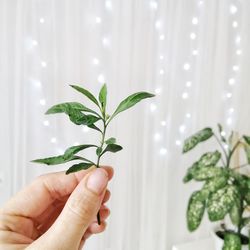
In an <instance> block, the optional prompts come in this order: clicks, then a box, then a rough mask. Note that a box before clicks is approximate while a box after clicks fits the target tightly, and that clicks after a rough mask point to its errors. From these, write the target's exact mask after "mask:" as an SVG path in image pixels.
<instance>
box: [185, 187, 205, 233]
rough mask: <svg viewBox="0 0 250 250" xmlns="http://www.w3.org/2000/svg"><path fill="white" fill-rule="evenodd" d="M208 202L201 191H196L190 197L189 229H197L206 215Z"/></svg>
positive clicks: (188, 210) (188, 211)
mask: <svg viewBox="0 0 250 250" xmlns="http://www.w3.org/2000/svg"><path fill="white" fill-rule="evenodd" d="M205 206H206V202H205V199H204V197H203V195H202V193H201V192H200V191H196V192H194V193H193V194H192V196H191V197H190V199H189V203H188V209H187V226H188V229H189V231H191V232H193V231H195V230H196V229H197V228H198V227H199V225H200V223H201V220H202V217H203V215H204V211H205Z"/></svg>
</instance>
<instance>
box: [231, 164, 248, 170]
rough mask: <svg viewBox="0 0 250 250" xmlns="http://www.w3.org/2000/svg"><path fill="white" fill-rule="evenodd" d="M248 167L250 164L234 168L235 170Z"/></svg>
mask: <svg viewBox="0 0 250 250" xmlns="http://www.w3.org/2000/svg"><path fill="white" fill-rule="evenodd" d="M247 166H249V164H248V163H245V164H243V165H240V166H237V167H234V168H233V169H239V168H244V167H247Z"/></svg>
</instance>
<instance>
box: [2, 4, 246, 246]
mask: <svg viewBox="0 0 250 250" xmlns="http://www.w3.org/2000/svg"><path fill="white" fill-rule="evenodd" d="M249 11H250V2H249V1H247V0H229V1H228V0H221V1H217V0H210V1H208V0H199V1H197V0H189V1H186V0H158V1H157V0H127V1H122V0H105V1H100V0H83V1H80V0H60V1H59V0H43V1H42V0H36V1H35V0H25V1H17V0H11V1H10V0H0V113H1V123H0V138H1V143H0V152H1V166H0V193H1V196H0V204H2V203H3V202H4V201H5V200H6V199H8V197H10V196H11V195H13V194H14V193H15V192H17V191H18V190H19V189H20V188H21V187H22V186H24V185H25V184H27V183H28V182H30V181H31V180H32V179H33V178H35V176H37V175H40V174H42V173H47V172H53V171H59V170H63V169H66V167H67V166H68V165H67V166H56V167H44V166H38V165H34V164H32V163H30V161H31V160H32V159H35V158H38V157H43V156H44V157H45V156H49V155H55V154H61V153H62V152H63V151H64V150H65V149H66V148H67V147H69V146H71V145H73V144H77V143H85V142H86V143H87V142H93V141H97V142H98V140H99V138H98V136H97V135H96V134H95V133H94V132H93V131H90V130H89V129H87V128H86V127H78V126H75V125H73V124H71V123H70V122H69V121H68V119H67V118H66V117H65V116H63V115H62V116H59V115H58V116H45V115H44V113H45V111H46V110H47V109H48V108H49V107H50V106H51V105H53V104H56V103H59V102H65V101H72V100H74V101H81V102H84V103H87V102H86V99H83V98H82V96H80V95H79V93H76V92H74V91H73V90H72V89H71V88H70V87H69V86H68V85H69V84H79V85H82V86H84V87H86V88H88V89H91V90H92V91H93V92H94V93H96V94H97V93H98V91H99V89H100V87H101V85H102V84H103V83H104V82H106V83H107V85H108V98H109V99H108V105H109V107H110V109H109V111H110V112H111V111H112V110H114V109H115V107H116V106H117V105H118V103H119V101H121V100H122V99H123V98H125V97H126V96H127V95H129V94H130V93H133V92H135V91H142V90H143V91H150V92H153V93H156V97H155V98H154V99H150V100H147V101H145V102H143V103H141V104H140V105H139V106H137V107H136V108H134V109H133V110H131V111H128V112H126V113H123V114H120V115H119V116H118V117H117V119H116V120H114V122H113V124H111V126H110V129H109V131H108V135H110V136H114V137H116V138H117V139H118V142H119V143H120V144H121V145H123V146H124V150H123V151H122V152H121V153H119V154H116V155H110V156H108V157H106V158H105V160H104V161H103V164H111V165H113V166H114V168H115V176H114V179H113V181H112V183H111V185H110V190H111V193H112V198H111V201H110V202H109V207H110V208H111V216H110V218H109V221H108V228H107V231H106V232H105V233H104V234H102V235H100V236H99V235H98V236H95V237H93V238H92V239H90V240H89V242H88V243H87V246H86V249H100V250H101V249H102V250H103V249H105V250H128V249H129V250H153V249H157V250H166V249H167V250H169V249H171V246H172V245H173V244H175V243H181V242H185V241H188V240H194V239H197V238H201V237H207V236H208V235H209V231H210V228H211V225H210V224H209V223H208V222H207V220H206V219H204V221H203V223H202V225H201V228H200V229H199V230H198V231H197V232H195V233H193V234H190V233H189V232H188V231H187V229H186V219H185V215H186V212H185V211H186V206H187V201H188V198H189V195H190V194H191V192H193V191H194V190H195V189H196V188H198V187H199V185H197V184H195V183H192V184H189V185H184V184H183V183H182V178H183V176H184V174H185V171H186V169H187V167H188V166H189V165H190V164H191V163H192V162H193V161H195V160H196V158H197V157H199V155H200V154H201V153H202V152H203V151H204V150H206V149H207V148H208V149H211V148H213V147H214V146H215V145H216V144H215V142H213V141H211V142H210V143H207V144H202V145H201V147H200V148H198V149H196V150H195V151H194V152H192V153H191V154H189V155H187V156H183V155H182V154H181V145H182V142H183V140H184V138H185V137H187V136H189V135H190V134H192V133H193V132H196V131H197V130H198V129H201V128H203V127H205V126H213V127H215V126H216V124H217V122H220V123H222V124H223V125H224V126H225V131H226V133H227V134H228V133H229V132H230V130H232V129H234V130H238V131H240V132H241V133H250V108H249V93H250V83H249V81H250V71H249V69H248V68H249V64H250V48H249V42H250V32H249V27H250V17H249ZM88 157H90V158H93V159H95V154H94V152H91V151H88Z"/></svg>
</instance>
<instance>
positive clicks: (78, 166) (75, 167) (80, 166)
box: [66, 162, 93, 174]
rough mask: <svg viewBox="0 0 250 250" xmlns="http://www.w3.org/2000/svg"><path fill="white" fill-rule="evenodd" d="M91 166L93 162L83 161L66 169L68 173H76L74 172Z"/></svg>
mask: <svg viewBox="0 0 250 250" xmlns="http://www.w3.org/2000/svg"><path fill="white" fill-rule="evenodd" d="M91 166H93V164H90V163H87V162H81V163H78V164H75V165H73V166H72V167H70V168H69V169H68V170H67V171H66V174H70V173H74V172H77V171H81V170H83V169H88V168H90V167H91Z"/></svg>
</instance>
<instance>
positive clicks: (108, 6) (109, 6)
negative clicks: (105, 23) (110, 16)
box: [105, 0, 113, 10]
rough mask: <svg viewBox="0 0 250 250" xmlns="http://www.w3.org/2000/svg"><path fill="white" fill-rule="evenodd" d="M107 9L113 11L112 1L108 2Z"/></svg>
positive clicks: (107, 0)
mask: <svg viewBox="0 0 250 250" xmlns="http://www.w3.org/2000/svg"><path fill="white" fill-rule="evenodd" d="M105 7H106V9H107V10H112V9H113V5H112V2H111V1H110V0H106V2H105Z"/></svg>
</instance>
